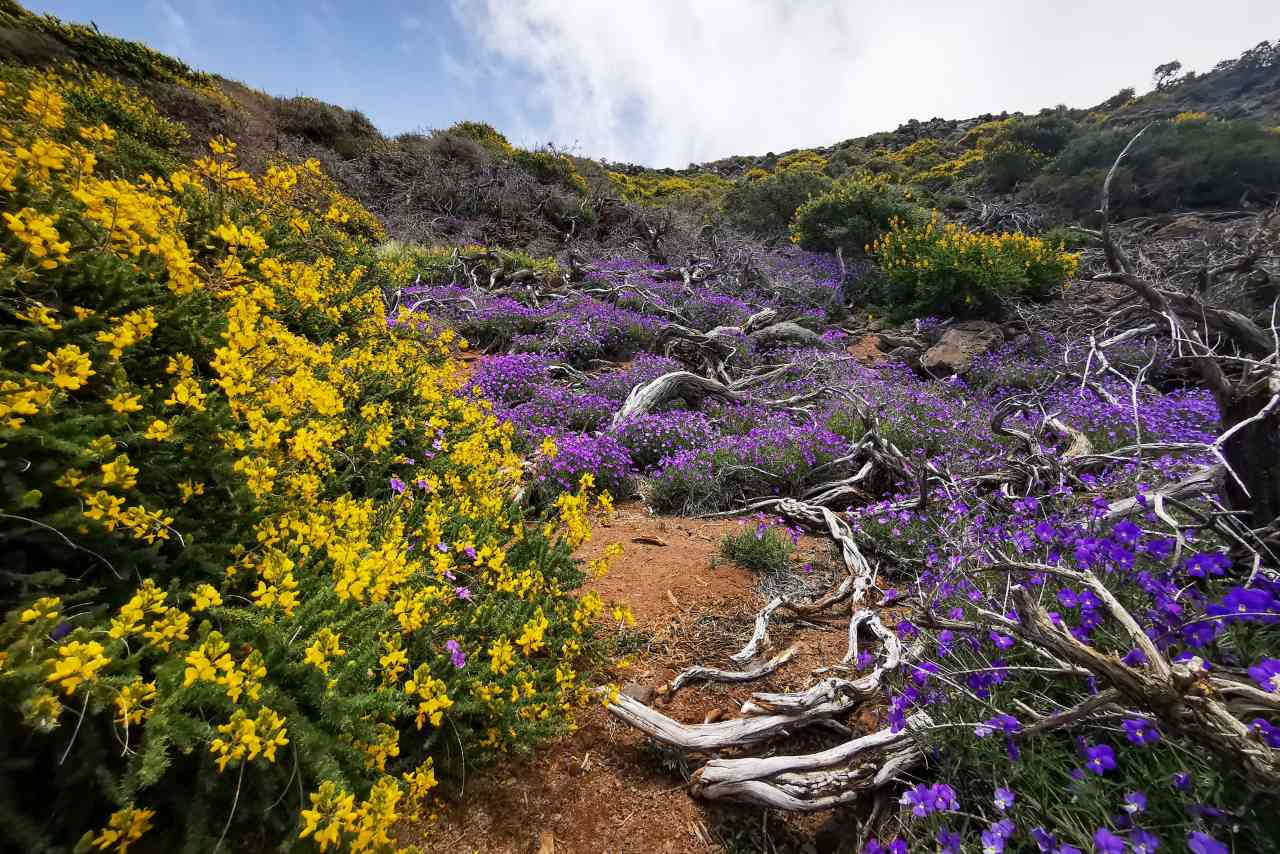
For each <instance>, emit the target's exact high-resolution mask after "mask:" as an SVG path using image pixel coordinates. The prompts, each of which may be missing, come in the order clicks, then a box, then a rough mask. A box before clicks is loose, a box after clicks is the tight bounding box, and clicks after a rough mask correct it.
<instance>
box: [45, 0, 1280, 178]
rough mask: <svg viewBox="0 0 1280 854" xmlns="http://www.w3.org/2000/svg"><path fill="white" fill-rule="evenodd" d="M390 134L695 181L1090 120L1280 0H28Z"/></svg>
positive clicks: (1247, 27) (1279, 17) (1250, 33)
mask: <svg viewBox="0 0 1280 854" xmlns="http://www.w3.org/2000/svg"><path fill="white" fill-rule="evenodd" d="M24 2H25V5H27V7H28V8H30V9H31V10H32V11H36V12H47V13H50V14H54V15H57V16H58V17H60V18H63V19H65V20H72V21H88V20H92V21H94V22H95V23H96V24H97V25H98V27H99V29H101V30H102V31H103V32H107V33H111V34H113V35H118V36H122V37H124V38H130V39H136V40H139V41H143V42H145V43H147V44H149V45H151V46H152V47H154V48H156V49H158V50H161V51H163V52H165V53H168V54H171V55H174V56H177V57H179V58H181V59H183V60H184V61H186V62H187V63H188V64H189V65H191V66H193V67H194V68H197V69H200V70H203V71H211V72H214V73H217V74H221V75H223V76H224V77H229V78H232V79H235V80H240V81H242V82H244V83H246V84H248V85H250V86H253V87H255V88H257V89H261V90H264V91H266V92H269V93H270V94H273V95H282V96H293V95H309V96H311V97H314V98H319V99H320V100H323V101H329V102H331V103H335V104H339V105H341V106H344V107H352V108H358V109H360V110H361V111H363V112H364V113H365V114H366V115H367V116H369V118H370V119H371V120H372V121H373V123H374V124H375V125H377V126H378V128H379V129H380V130H381V131H382V132H383V133H386V134H390V135H395V134H399V133H404V132H408V131H415V130H429V129H434V128H443V127H448V126H449V125H451V124H453V123H454V122H457V121H461V120H464V119H471V120H476V121H484V122H488V123H490V124H492V125H493V126H495V127H497V128H498V129H499V130H501V131H502V132H503V133H505V134H506V135H507V137H508V138H509V139H510V140H511V141H512V142H514V143H516V144H518V145H523V146H526V147H532V146H536V145H542V144H546V143H553V144H555V145H556V146H557V147H559V148H561V149H566V150H570V151H573V152H574V153H576V154H580V155H582V156H584V157H592V158H606V159H609V160H614V161H626V162H632V163H641V164H645V165H649V166H655V167H674V168H682V167H684V166H687V165H688V164H690V163H694V162H704V161H707V160H712V159H716V158H720V157H727V156H730V155H733V154H763V153H765V152H768V151H774V152H779V153H781V152H783V151H786V150H789V149H793V148H804V147H812V146H821V145H829V144H831V143H834V142H838V141H840V140H843V139H848V138H849V137H853V136H861V135H864V134H867V133H873V132H876V131H882V130H892V129H894V128H895V127H897V126H898V125H899V124H901V123H903V122H905V121H907V120H909V119H912V118H917V119H921V120H927V119H929V118H933V117H935V116H941V117H944V118H967V117H970V116H974V115H978V114H981V113H986V112H1000V111H1002V110H1009V111H1023V112H1034V111H1036V110H1038V109H1040V108H1041V107H1046V106H1053V105H1056V104H1067V105H1068V106H1073V107H1087V106H1092V105H1094V104H1097V103H1099V102H1101V101H1103V100H1105V99H1106V98H1108V97H1110V96H1111V95H1114V94H1115V93H1116V92H1117V91H1119V90H1120V89H1121V88H1122V87H1125V86H1134V87H1136V88H1137V89H1138V90H1139V91H1144V90H1146V89H1149V88H1150V85H1151V71H1152V69H1153V68H1154V67H1155V66H1156V65H1159V64H1160V63H1163V62H1167V61H1170V60H1173V59H1177V60H1180V61H1181V62H1182V64H1183V66H1184V67H1185V68H1187V69H1195V70H1198V71H1201V72H1204V71H1208V70H1209V69H1210V68H1212V67H1213V65H1215V64H1216V63H1217V62H1218V61H1219V60H1221V59H1226V58H1229V57H1235V56H1238V55H1239V54H1240V53H1242V52H1243V51H1244V50H1245V49H1247V48H1249V47H1252V46H1253V45H1255V44H1257V43H1258V42H1260V41H1263V40H1264V39H1266V40H1269V39H1275V38H1280V14H1277V13H1276V6H1275V2H1276V0H1215V2H1213V3H1212V4H1209V5H1206V4H1205V3H1204V2H1203V0H1154V2H1153V0H969V1H968V2H963V0H962V1H961V2H928V1H927V0H641V2H633V3H629V4H623V3H621V2H617V0H614V2H607V0H24Z"/></svg>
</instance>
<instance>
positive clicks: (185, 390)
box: [164, 377, 205, 412]
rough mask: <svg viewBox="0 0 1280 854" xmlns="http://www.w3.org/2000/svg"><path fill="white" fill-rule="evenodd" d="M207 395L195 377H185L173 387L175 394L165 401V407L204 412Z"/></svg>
mask: <svg viewBox="0 0 1280 854" xmlns="http://www.w3.org/2000/svg"><path fill="white" fill-rule="evenodd" d="M204 401H205V393H204V391H202V390H201V388H200V383H199V382H197V381H196V379H195V378H194V377H184V378H183V379H181V380H179V381H178V383H177V384H176V385H175V386H174V387H173V392H172V393H171V394H170V395H169V398H168V399H167V400H165V402H164V403H165V406H185V407H187V408H188V409H194V410H196V411H197V412H203V411H204Z"/></svg>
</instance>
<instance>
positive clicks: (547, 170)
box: [511, 148, 591, 196]
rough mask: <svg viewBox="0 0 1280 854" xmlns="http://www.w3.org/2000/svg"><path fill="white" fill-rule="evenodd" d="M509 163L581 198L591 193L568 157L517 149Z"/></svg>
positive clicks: (551, 152)
mask: <svg viewBox="0 0 1280 854" xmlns="http://www.w3.org/2000/svg"><path fill="white" fill-rule="evenodd" d="M511 162H512V163H514V164H515V165H516V166H518V167H519V168H521V169H523V170H524V171H526V172H528V173H529V174H530V175H533V176H534V177H535V178H537V179H538V180H539V181H542V182H543V183H544V184H558V185H559V186H561V187H564V188H565V189H566V190H569V191H570V192H573V193H577V194H578V195H581V196H585V195H587V193H589V192H591V188H590V187H589V186H587V181H586V179H585V178H583V177H582V176H581V175H579V174H578V170H577V169H576V168H574V165H573V161H572V160H570V159H569V157H568V155H565V154H560V153H559V152H557V151H525V150H524V149H523V148H518V149H516V150H515V153H514V154H513V155H512V156H511Z"/></svg>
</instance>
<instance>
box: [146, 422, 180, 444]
mask: <svg viewBox="0 0 1280 854" xmlns="http://www.w3.org/2000/svg"><path fill="white" fill-rule="evenodd" d="M142 435H143V437H144V438H147V439H152V440H154V441H157V442H167V441H169V440H170V439H172V438H173V425H172V424H170V423H169V422H167V421H162V420H161V419H159V418H157V419H155V420H154V421H152V422H151V425H150V426H149V427H147V432H146V433H143V434H142Z"/></svg>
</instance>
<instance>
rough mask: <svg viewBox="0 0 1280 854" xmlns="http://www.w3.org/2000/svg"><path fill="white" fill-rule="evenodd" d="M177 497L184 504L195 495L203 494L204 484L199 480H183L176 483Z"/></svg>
mask: <svg viewBox="0 0 1280 854" xmlns="http://www.w3.org/2000/svg"><path fill="white" fill-rule="evenodd" d="M178 492H179V493H180V496H179V498H178V500H179V501H181V502H182V503H183V504H186V503H187V502H188V501H190V500H191V499H192V498H194V497H196V496H197V495H204V484H203V483H200V482H199V481H193V480H184V481H182V482H181V483H179V484H178Z"/></svg>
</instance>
